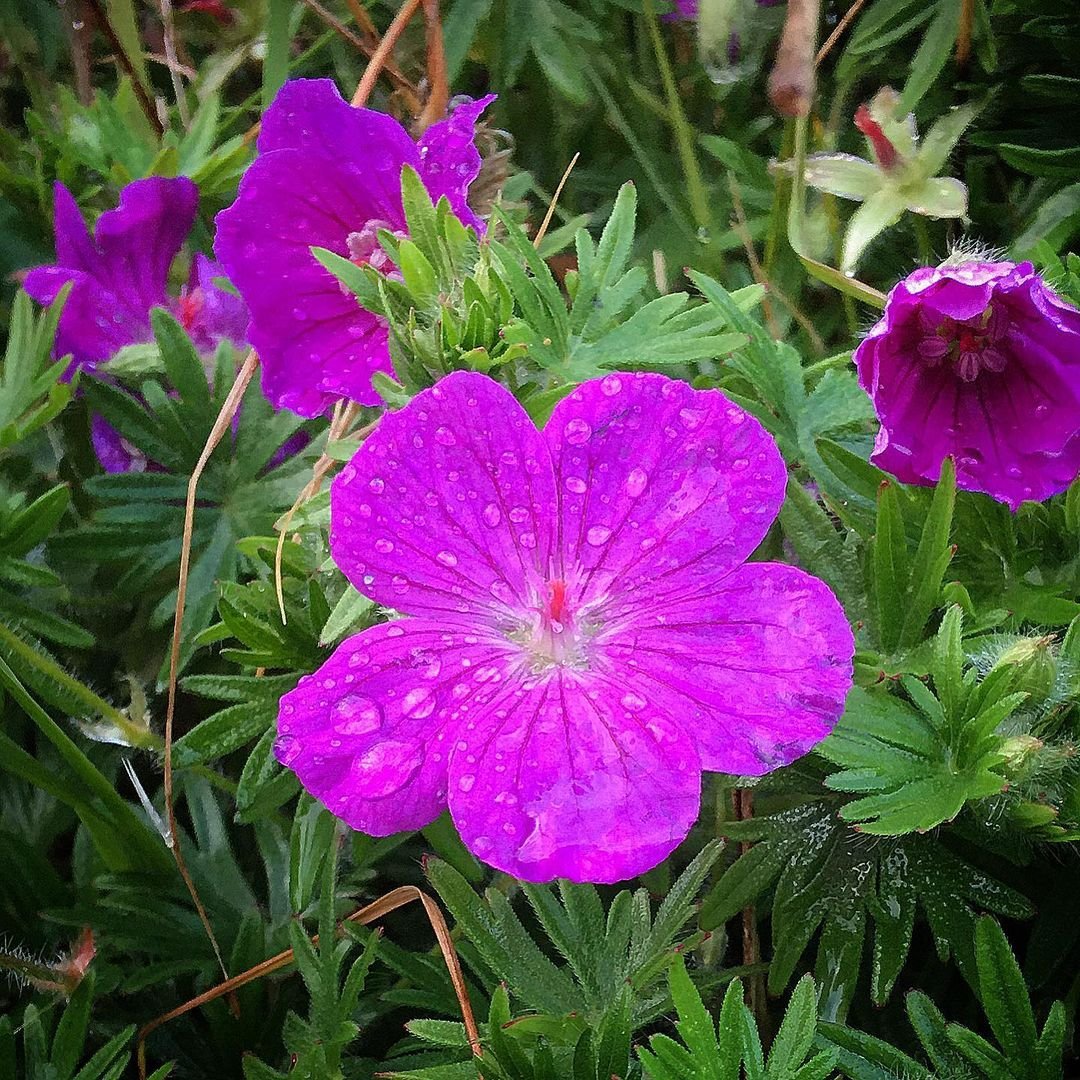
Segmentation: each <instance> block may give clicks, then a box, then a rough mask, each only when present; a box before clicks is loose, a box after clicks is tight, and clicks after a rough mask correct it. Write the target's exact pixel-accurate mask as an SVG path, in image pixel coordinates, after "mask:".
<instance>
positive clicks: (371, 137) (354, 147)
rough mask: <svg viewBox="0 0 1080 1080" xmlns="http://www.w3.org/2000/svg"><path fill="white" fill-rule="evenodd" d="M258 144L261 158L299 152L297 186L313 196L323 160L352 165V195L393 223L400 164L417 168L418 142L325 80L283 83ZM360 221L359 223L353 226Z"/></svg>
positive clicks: (398, 215)
mask: <svg viewBox="0 0 1080 1080" xmlns="http://www.w3.org/2000/svg"><path fill="white" fill-rule="evenodd" d="M258 148H259V153H260V155H264V156H265V155H267V154H270V153H273V152H275V151H277V150H297V151H299V152H300V153H301V154H302V156H303V160H305V161H306V162H307V167H306V170H305V172H304V173H303V174H302V175H298V176H297V181H298V190H299V191H309V192H311V193H313V194H314V192H315V189H316V188H319V187H321V186H322V183H323V176H322V169H323V167H324V166H325V165H326V164H329V163H332V162H337V163H338V164H339V166H340V167H346V168H347V167H349V166H351V167H352V169H351V170H350V172H351V175H352V176H353V177H356V178H358V179H359V180H360V182H359V183H355V181H354V184H355V188H356V194H357V195H358V196H360V195H363V196H364V197H365V198H366V199H367V201H369V202H370V203H372V204H373V205H375V206H378V207H379V208H380V212H377V213H372V214H370V215H369V217H376V218H378V217H384V218H385V217H387V215H388V214H393V217H392V218H388V220H392V221H393V222H394V224H395V226H396V225H397V223H398V221H399V220H400V218H401V169H402V166H403V165H411V166H412V167H413V168H414V169H418V168H419V166H420V154H419V152H418V150H417V148H416V144H415V143H414V142H413V141H412V139H411V138H409V134H408V132H407V131H406V130H405V129H404V128H403V127H402V126H401V125H400V124H399V123H398V122H397V121H396V120H395V119H394V118H393V117H392V116H387V114H386V113H381V112H376V111H375V110H374V109H354V108H353V107H352V106H351V105H350V104H349V103H348V102H347V101H345V100H344V99H343V98H342V96H341V94H340V93H338V89H337V87H336V86H335V85H334V84H333V82H331V81H330V80H329V79H292V80H290V81H289V82H287V83H285V85H284V86H282V88H281V89H280V90H279V91H278V93H277V96H276V97H275V98H274V100H273V102H271V104H270V108H268V109H267V110H266V113H265V114H264V115H263V118H262V124H261V126H260V128H259V142H258ZM253 168H254V166H253ZM315 169H318V170H319V172H318V174H315V173H314V172H313V170H315ZM249 172H250V170H249ZM362 225H363V221H361V222H360V223H359V224H357V225H356V226H354V227H355V228H357V229H359V228H360V227H361V226H362Z"/></svg>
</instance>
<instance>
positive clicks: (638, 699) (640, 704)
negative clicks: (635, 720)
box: [622, 691, 648, 712]
mask: <svg viewBox="0 0 1080 1080" xmlns="http://www.w3.org/2000/svg"><path fill="white" fill-rule="evenodd" d="M622 705H623V708H624V709H629V711H630V712H641V710H642V709H644V708H645V706H646V705H648V702H647V701H646V700H645V699H644V698H643V697H642V696H641V695H640V694H635V693H634V692H633V691H630V692H628V693H626V694H623V697H622Z"/></svg>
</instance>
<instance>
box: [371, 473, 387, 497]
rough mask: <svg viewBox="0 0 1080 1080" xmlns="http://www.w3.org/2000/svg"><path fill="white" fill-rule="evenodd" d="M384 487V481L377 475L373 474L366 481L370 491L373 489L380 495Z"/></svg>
mask: <svg viewBox="0 0 1080 1080" xmlns="http://www.w3.org/2000/svg"><path fill="white" fill-rule="evenodd" d="M385 487H386V483H385V482H384V481H383V480H382V479H380V478H379V477H378V476H373V477H372V478H371V479H370V480H369V481H368V488H369V489H370V490H371V491H373V492H374V493H375V494H376V495H380V494H381V493H382V491H383V489H384V488H385Z"/></svg>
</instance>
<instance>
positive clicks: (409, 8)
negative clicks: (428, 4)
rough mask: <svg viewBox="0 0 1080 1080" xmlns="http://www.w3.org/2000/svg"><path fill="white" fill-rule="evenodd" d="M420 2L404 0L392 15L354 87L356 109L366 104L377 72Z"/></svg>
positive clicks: (381, 68) (375, 80) (353, 101)
mask: <svg viewBox="0 0 1080 1080" xmlns="http://www.w3.org/2000/svg"><path fill="white" fill-rule="evenodd" d="M421 3H422V0H405V3H404V4H402V5H401V10H400V11H398V13H397V14H396V15H395V16H394V20H393V22H391V23H390V25H389V26H388V27H387V28H386V36H385V37H384V38H383V39H382V41H380V42H379V47H378V48H377V49H376V50H375V51H374V52H373V53H372V54H371V62H370V63H369V64H368V66H367V69H366V70H365V71H364V76H363V78H362V79H361V80H360V85H359V86H357V88H356V93H355V94H353V96H352V104H353V105H355V106H356V107H357V108H358V109H359V108H363V107H364V106H365V105H366V104H367V101H368V98H369V97H371V92H372V90H374V89H375V83H376V82H378V79H379V73H380V72H381V71H382V70H383V69H384V68H385V67H386V64H387V61H388V60H389V58H390V54H391V53H392V52H393V51H394V46H395V45H396V44H397V42H398V38H400V37H401V35H402V33H403V32H404V30H405V27H406V26H408V25H409V20H410V19H411V18H412V17H413V16H414V15H415V14H416V11H417V8H419V7H420V4H421Z"/></svg>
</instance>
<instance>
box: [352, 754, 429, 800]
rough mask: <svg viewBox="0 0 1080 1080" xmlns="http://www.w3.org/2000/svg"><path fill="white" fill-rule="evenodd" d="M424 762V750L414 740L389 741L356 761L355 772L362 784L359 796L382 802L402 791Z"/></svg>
mask: <svg viewBox="0 0 1080 1080" xmlns="http://www.w3.org/2000/svg"><path fill="white" fill-rule="evenodd" d="M423 761H424V748H423V746H422V745H421V744H420V743H418V742H415V741H413V740H411V739H410V740H408V741H404V740H398V739H386V740H384V741H383V742H379V743H376V744H375V745H374V746H372V747H371V748H370V749H369V750H367V751H365V752H364V753H363V754H361V755H360V757H359V758H357V759H356V762H355V764H354V766H353V771H354V772H355V773H357V774H359V776H360V778H361V783H360V787H359V790H358V792H357V794H359V795H360V796H362V797H365V798H368V799H381V798H385V797H386V796H387V795H393V794H394V792H395V791H400V790H401V789H402V788H403V787H404V786H405V785H406V784H407V783H408V782H409V781H410V780H411V779H412V778H413V776H414V775H415V774H416V771H417V770H418V769H419V768H420V766H421V764H423Z"/></svg>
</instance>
